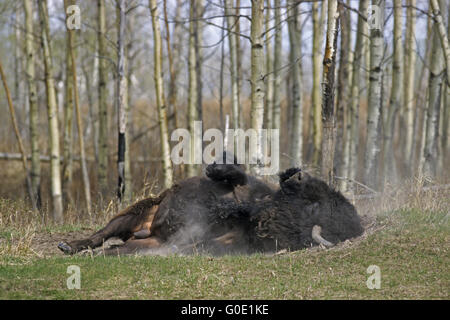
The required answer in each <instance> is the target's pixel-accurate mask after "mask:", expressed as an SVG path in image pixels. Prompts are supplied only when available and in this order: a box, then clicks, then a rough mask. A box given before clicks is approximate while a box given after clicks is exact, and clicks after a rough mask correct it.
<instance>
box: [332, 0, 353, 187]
mask: <svg viewBox="0 0 450 320" xmlns="http://www.w3.org/2000/svg"><path fill="white" fill-rule="evenodd" d="M347 4H348V1H347ZM338 10H339V20H340V24H341V48H340V54H339V55H340V62H339V71H338V83H337V104H336V144H335V154H334V167H335V171H336V173H337V175H338V176H341V177H342V176H344V175H345V174H346V173H347V166H348V162H349V159H348V158H349V150H350V144H349V140H350V134H349V133H350V130H349V126H347V123H350V122H349V119H348V114H349V112H348V109H349V100H350V85H349V82H350V81H349V78H350V77H351V74H350V73H351V62H350V60H351V57H350V54H351V46H350V45H351V19H350V12H349V11H348V10H347V9H344V8H343V6H339V7H338ZM346 182H347V180H346V179H341V180H339V188H340V189H341V190H344V189H346V188H347V186H346Z"/></svg>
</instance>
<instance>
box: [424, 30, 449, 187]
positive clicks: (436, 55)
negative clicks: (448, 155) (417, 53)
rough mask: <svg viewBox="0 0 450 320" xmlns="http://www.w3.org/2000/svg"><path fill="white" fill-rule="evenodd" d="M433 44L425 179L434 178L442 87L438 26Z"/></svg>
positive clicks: (441, 51) (434, 32) (442, 68)
mask: <svg viewBox="0 0 450 320" xmlns="http://www.w3.org/2000/svg"><path fill="white" fill-rule="evenodd" d="M433 29H434V30H433V44H432V49H431V52H432V53H431V65H430V76H429V80H428V81H429V83H428V91H429V93H428V105H427V121H426V129H425V130H426V131H425V144H424V153H423V174H424V176H425V177H428V178H434V177H435V176H436V164H437V153H438V132H439V114H440V106H441V93H442V87H443V73H444V70H445V66H444V55H443V50H442V49H441V46H440V40H439V30H438V24H437V23H435V24H434V26H433Z"/></svg>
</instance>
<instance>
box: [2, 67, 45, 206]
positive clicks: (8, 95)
mask: <svg viewBox="0 0 450 320" xmlns="http://www.w3.org/2000/svg"><path fill="white" fill-rule="evenodd" d="M0 78H1V79H2V82H3V87H4V88H5V92H6V100H7V101H8V107H9V113H10V115H11V122H12V124H13V128H14V133H15V135H16V138H17V143H18V145H19V150H20V154H21V159H22V166H23V169H24V171H25V179H26V182H27V190H28V195H29V196H30V200H31V203H32V205H33V210H36V209H37V207H36V203H35V201H34V197H33V192H32V189H31V180H30V173H29V171H28V163H27V157H26V154H25V148H24V146H23V142H22V138H21V136H20V132H19V126H18V125H17V119H16V112H15V109H14V106H13V102H12V98H11V92H10V91H9V87H8V82H7V81H6V75H5V72H4V71H3V65H2V62H1V61H0Z"/></svg>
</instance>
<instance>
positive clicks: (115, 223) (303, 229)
mask: <svg viewBox="0 0 450 320" xmlns="http://www.w3.org/2000/svg"><path fill="white" fill-rule="evenodd" d="M279 177H280V186H279V187H274V186H272V185H271V184H268V183H264V182H262V181H261V180H259V179H257V178H256V177H253V176H251V175H247V174H246V173H245V170H244V167H243V166H242V165H239V164H236V163H234V164H216V163H214V164H211V165H209V166H208V167H207V168H206V177H192V178H189V179H185V180H183V181H181V182H180V183H178V184H176V185H174V186H173V187H172V188H170V189H168V190H165V191H164V192H163V193H161V194H160V195H159V196H158V197H151V198H147V199H144V200H141V201H138V202H137V203H135V204H133V205H131V206H130V207H128V208H126V209H125V210H123V211H122V212H120V213H119V214H117V215H116V216H115V217H113V218H112V219H111V221H110V222H109V223H108V224H107V225H106V226H105V227H104V228H103V229H101V230H99V231H98V232H96V233H94V234H93V235H92V236H90V237H89V238H87V239H83V240H77V241H72V242H68V243H66V242H60V243H59V244H58V248H59V249H61V250H62V251H63V252H64V253H66V254H74V253H77V252H79V251H81V250H84V249H87V248H96V247H99V246H101V245H102V244H103V243H104V241H106V240H107V239H108V238H111V237H119V238H121V239H122V240H123V241H125V243H124V244H123V245H121V246H118V247H115V248H109V249H106V250H104V253H105V254H132V253H139V254H158V253H160V252H162V250H163V251H164V252H167V250H169V251H170V252H176V253H194V252H206V253H210V254H213V255H221V254H232V253H241V254H242V253H245V254H248V253H254V252H270V251H276V250H280V249H289V250H298V249H302V248H306V247H310V246H313V245H317V244H322V245H324V246H332V245H334V244H336V243H337V242H339V241H343V240H346V239H349V238H353V237H356V236H359V235H361V234H362V232H363V228H362V226H361V221H360V218H359V216H358V214H357V212H356V209H355V208H354V206H353V205H352V204H351V203H350V202H349V201H348V200H347V199H346V198H345V197H344V196H343V195H342V194H341V193H339V192H337V191H335V190H333V189H331V188H330V187H328V185H327V184H326V183H325V182H323V181H321V180H319V179H317V178H314V177H312V176H310V175H308V174H307V173H304V172H303V171H302V170H300V169H298V168H291V169H288V170H286V171H285V172H282V173H281V174H279Z"/></svg>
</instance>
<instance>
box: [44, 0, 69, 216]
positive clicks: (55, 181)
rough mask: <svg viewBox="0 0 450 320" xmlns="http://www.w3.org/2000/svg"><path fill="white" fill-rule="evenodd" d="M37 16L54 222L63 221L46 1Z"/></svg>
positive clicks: (54, 95) (56, 112)
mask: <svg viewBox="0 0 450 320" xmlns="http://www.w3.org/2000/svg"><path fill="white" fill-rule="evenodd" d="M39 18H40V21H41V33H42V34H41V46H42V51H43V55H44V68H45V86H46V93H47V115H48V122H49V123H48V128H49V147H50V153H51V162H50V180H51V195H52V216H53V220H54V221H55V222H56V223H60V224H61V223H63V221H64V216H63V206H62V192H61V171H60V164H59V157H60V151H59V128H58V109H57V103H56V91H55V83H54V78H53V64H52V53H51V48H50V43H49V33H50V32H49V26H48V11H47V1H46V0H43V1H39Z"/></svg>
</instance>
